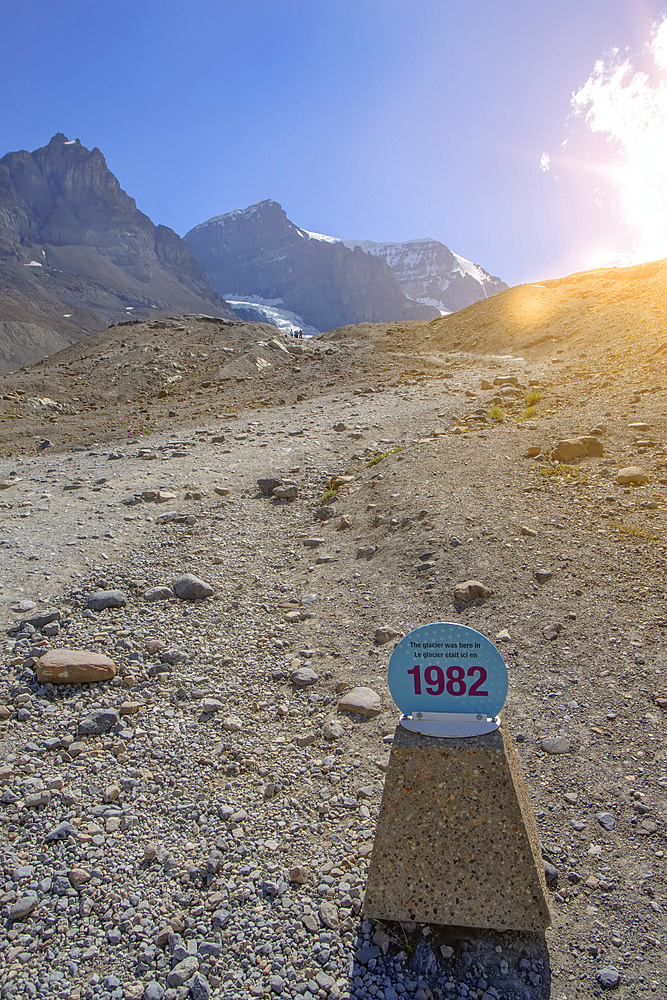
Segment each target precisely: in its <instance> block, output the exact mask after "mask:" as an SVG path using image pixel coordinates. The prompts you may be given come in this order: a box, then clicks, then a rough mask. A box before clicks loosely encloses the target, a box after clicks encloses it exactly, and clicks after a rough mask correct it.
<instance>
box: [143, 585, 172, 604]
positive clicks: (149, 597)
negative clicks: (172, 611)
mask: <svg viewBox="0 0 667 1000" xmlns="http://www.w3.org/2000/svg"><path fill="white" fill-rule="evenodd" d="M173 596H174V592H173V590H172V589H171V587H150V588H149V589H148V590H147V591H146V593H145V594H144V600H145V601H151V602H152V601H170V600H171V599H172V597H173Z"/></svg>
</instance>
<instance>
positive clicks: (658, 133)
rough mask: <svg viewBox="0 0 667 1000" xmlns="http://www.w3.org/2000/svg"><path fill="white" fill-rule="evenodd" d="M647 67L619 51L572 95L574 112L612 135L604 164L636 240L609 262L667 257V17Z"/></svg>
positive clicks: (656, 34)
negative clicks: (607, 158) (637, 63)
mask: <svg viewBox="0 0 667 1000" xmlns="http://www.w3.org/2000/svg"><path fill="white" fill-rule="evenodd" d="M643 64H644V65H643V68H641V69H637V68H636V61H635V62H633V61H632V60H630V59H625V60H621V59H620V58H619V55H618V52H614V53H612V55H611V56H610V58H609V59H608V60H607V61H604V60H600V61H598V62H597V63H596V64H595V67H594V69H593V72H592V73H591V75H590V76H589V78H588V80H587V81H586V83H585V84H584V86H583V87H581V88H580V89H579V90H578V91H577V92H576V93H575V94H574V95H573V97H572V107H573V109H574V112H575V115H577V116H578V117H580V118H581V119H583V121H584V122H585V125H586V127H587V128H588V129H589V130H590V132H591V133H595V134H599V135H602V136H604V137H605V138H606V139H607V140H608V141H609V146H608V148H609V160H608V162H607V163H605V164H601V168H602V170H603V171H604V173H605V175H606V177H607V178H608V179H609V180H610V181H611V183H612V184H613V186H614V188H615V190H616V192H617V194H618V198H619V207H620V212H621V214H622V218H623V219H624V221H625V222H626V224H627V225H628V227H629V228H630V231H631V233H632V245H631V246H629V247H625V248H622V249H620V250H618V251H613V250H610V251H609V253H610V254H611V255H612V256H615V257H616V259H610V260H608V261H606V263H609V264H631V263H639V262H641V261H645V260H651V259H657V258H661V257H667V17H665V18H664V19H663V20H662V22H661V23H660V24H659V25H657V26H656V27H655V29H654V32H653V35H652V38H651V40H650V42H649V44H648V46H647V49H646V52H645V53H643Z"/></svg>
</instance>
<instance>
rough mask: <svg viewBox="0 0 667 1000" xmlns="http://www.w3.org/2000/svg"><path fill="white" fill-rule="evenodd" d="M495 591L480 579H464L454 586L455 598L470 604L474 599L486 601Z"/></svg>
mask: <svg viewBox="0 0 667 1000" xmlns="http://www.w3.org/2000/svg"><path fill="white" fill-rule="evenodd" d="M492 593H493V591H492V590H489V588H488V587H486V586H485V585H484V584H483V583H480V582H479V580H464V581H463V583H457V584H456V586H455V587H454V599H455V600H457V601H463V602H464V604H470V603H471V602H472V601H485V600H486V599H487V597H491V594H492Z"/></svg>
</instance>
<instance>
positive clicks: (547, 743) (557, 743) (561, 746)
mask: <svg viewBox="0 0 667 1000" xmlns="http://www.w3.org/2000/svg"><path fill="white" fill-rule="evenodd" d="M540 746H541V747H542V749H543V750H544V752H545V753H569V752H570V750H571V749H572V744H571V743H570V741H569V740H568V739H566V738H565V737H564V736H547V738H546V739H544V740H542V742H541V743H540Z"/></svg>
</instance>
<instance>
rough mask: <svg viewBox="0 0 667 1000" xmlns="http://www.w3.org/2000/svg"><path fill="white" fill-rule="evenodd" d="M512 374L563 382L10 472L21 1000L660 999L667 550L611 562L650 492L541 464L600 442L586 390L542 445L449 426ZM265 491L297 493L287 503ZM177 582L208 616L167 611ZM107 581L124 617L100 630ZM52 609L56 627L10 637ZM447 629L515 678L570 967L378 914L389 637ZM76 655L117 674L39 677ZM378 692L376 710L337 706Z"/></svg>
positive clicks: (8, 810) (38, 461) (518, 720)
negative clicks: (368, 898) (321, 514)
mask: <svg viewBox="0 0 667 1000" xmlns="http://www.w3.org/2000/svg"><path fill="white" fill-rule="evenodd" d="M499 371H502V372H503V373H508V372H511V373H512V374H515V375H519V376H520V377H521V379H522V380H523V381H524V382H525V381H526V380H527V378H528V377H529V376H530V377H535V376H536V377H538V378H540V377H543V372H542V371H541V370H538V369H534V370H531V371H530V372H529V371H527V370H526V369H525V366H523V365H521V364H519V363H518V362H516V363H514V364H510V363H507V362H506V363H504V364H503V367H502V368H501V363H500V362H494V363H487V364H481V363H480V364H479V365H478V366H477V368H476V369H474V370H473V369H472V368H471V367H466V366H463V365H460V366H459V367H455V368H454V370H453V371H450V372H448V373H447V374H448V377H447V378H445V377H442V378H439V379H430V380H423V379H408V380H405V381H404V382H402V383H401V384H399V385H397V386H395V387H393V388H387V389H386V390H385V391H382V392H373V391H370V390H367V391H365V392H361V391H360V392H359V393H358V394H353V393H351V392H344V393H339V394H338V395H335V394H333V393H332V394H331V395H329V396H320V397H319V398H318V399H317V400H309V401H304V402H303V403H301V404H300V405H298V406H296V405H295V406H289V405H287V406H284V407H276V408H268V407H267V408H265V409H263V410H262V411H261V413H257V414H253V413H250V414H249V415H248V414H242V415H241V416H240V417H239V418H238V419H231V418H227V419H224V420H219V421H217V422H216V423H215V424H214V425H211V426H209V427H203V426H202V427H201V428H200V429H195V428H188V431H187V433H184V434H183V436H182V437H178V438H176V437H175V436H172V437H168V436H166V435H157V434H156V435H152V436H151V437H150V438H149V439H147V440H146V441H145V442H144V443H143V445H141V446H139V445H137V444H133V445H131V446H127V445H118V446H117V447H113V446H107V445H105V446H104V448H95V447H93V448H92V449H90V450H87V451H86V452H77V453H74V454H71V455H67V454H57V455H55V454H54V455H50V454H49V452H48V450H47V451H45V452H44V453H42V454H40V455H37V456H33V457H26V458H24V459H18V460H17V459H2V460H1V464H0V479H2V480H3V481H4V482H11V483H12V485H10V486H8V487H7V489H6V490H3V492H2V494H0V502H2V503H4V504H7V506H6V507H4V508H3V509H2V514H3V532H4V534H3V537H2V539H0V544H1V545H2V549H1V550H0V551H2V552H6V554H7V556H8V558H7V559H6V560H3V563H2V574H1V576H2V583H3V591H2V594H3V601H4V608H5V616H6V619H7V620H6V624H7V625H8V627H10V628H11V631H10V632H8V634H7V636H6V639H5V642H4V662H5V668H4V671H3V674H2V679H1V680H0V706H2V705H4V706H5V708H4V709H0V714H1V715H2V716H4V721H3V722H2V723H1V724H2V727H3V730H4V732H3V735H2V737H1V739H2V742H1V746H2V766H1V767H0V782H1V784H0V821H1V823H2V826H1V831H2V833H1V836H2V844H3V853H2V857H1V860H2V865H3V873H4V875H3V879H4V883H3V890H2V896H1V898H0V907H2V915H3V921H4V925H3V928H2V931H1V933H0V968H3V970H4V971H3V979H2V986H1V988H0V996H2V997H15V996H16V997H19V996H30V997H35V996H39V997H48V998H50V997H59V998H68V1000H70V998H72V1000H74V998H93V997H95V998H104V1000H106V998H108V997H112V998H114V1000H123V998H125V1000H132V998H137V1000H138V998H145V1000H160V998H161V997H163V996H164V997H167V998H168V1000H176V998H179V1000H181V998H182V1000H185V998H187V997H193V998H194V1000H199V998H205V997H208V996H212V997H222V998H225V1000H227V998H229V1000H232V998H238V1000H241V998H244V1000H245V998H246V997H279V998H283V997H284V998H286V1000H297V998H304V1000H312V998H315V997H319V998H322V1000H325V998H327V997H331V998H334V1000H336V998H340V1000H343V998H350V997H355V998H356V997H359V998H366V997H375V998H377V1000H395V998H396V997H398V996H406V997H415V998H416V1000H442V998H444V997H473V998H476V1000H519V998H522V1000H523V998H529V1000H541V998H546V997H548V996H552V997H554V998H559V1000H575V998H583V997H591V996H597V995H598V994H602V993H605V992H606V990H607V989H610V990H612V989H616V990H617V994H616V995H620V996H623V997H648V996H660V995H664V992H665V990H666V989H667V966H666V964H665V958H664V913H663V908H662V902H661V900H662V898H663V895H664V875H663V873H662V872H661V866H662V862H663V847H664V833H663V826H662V822H663V819H662V808H663V805H662V803H663V801H664V788H665V787H667V759H666V758H665V755H664V749H663V739H664V719H665V716H664V712H663V711H662V710H661V708H660V707H659V706H658V705H657V704H656V703H655V701H654V698H655V693H656V691H660V690H663V689H661V688H660V685H661V683H662V681H663V677H662V661H661V657H660V640H661V636H662V632H661V629H662V628H663V626H664V622H665V620H667V607H665V598H664V596H663V593H664V587H663V577H664V560H663V559H662V557H661V556H660V553H659V552H658V551H657V550H656V547H655V545H652V544H651V543H650V542H649V541H648V540H647V539H645V538H642V537H637V536H632V545H633V547H632V548H623V547H622V546H620V545H619V543H617V542H616V541H614V544H610V539H609V525H608V524H607V523H606V522H605V521H604V520H600V518H601V517H602V513H605V511H604V509H603V508H604V504H603V502H602V500H601V499H600V500H599V501H598V500H597V499H596V500H595V503H594V504H593V503H592V497H593V494H594V493H595V489H597V484H598V480H597V479H595V476H598V475H599V476H600V477H601V478H600V484H599V485H600V489H604V490H606V491H607V492H608V493H610V492H616V493H618V498H617V500H616V501H615V502H616V503H617V504H618V505H620V506H622V505H623V504H628V505H630V508H631V509H632V511H633V512H634V511H635V510H636V509H639V508H640V503H648V502H651V500H650V498H649V493H647V492H646V491H644V492H642V493H641V495H638V494H636V493H635V494H632V495H631V494H629V493H627V492H625V493H624V492H623V491H622V490H620V489H619V490H614V488H613V487H612V485H611V484H609V483H607V482H606V481H605V477H604V475H603V473H604V469H605V466H604V464H603V461H604V460H596V463H595V464H594V466H593V465H591V470H594V471H591V472H590V475H591V476H592V477H593V478H592V480H591V482H592V483H593V486H592V487H591V489H590V490H589V489H588V484H586V483H584V484H581V482H580V481H579V480H577V483H578V484H579V485H576V486H575V485H573V484H572V482H571V481H570V480H569V479H568V477H567V475H563V476H562V477H560V478H559V477H558V476H555V477H552V476H549V477H540V476H539V475H538V469H539V468H540V466H539V465H530V464H529V463H527V461H526V460H524V459H521V458H520V456H521V455H522V454H523V452H524V451H525V449H526V447H527V446H529V445H530V444H531V443H532V441H534V440H535V439H537V438H539V439H540V440H541V441H542V442H546V441H547V440H549V439H553V437H554V436H559V435H561V434H566V433H568V432H569V433H572V431H573V430H576V429H579V428H573V417H572V410H571V403H570V402H569V401H567V400H565V401H564V402H560V403H559V405H557V406H555V409H554V415H553V417H552V418H551V421H550V423H548V424H547V423H546V421H545V424H544V425H542V424H539V423H533V422H530V421H528V422H524V423H516V422H515V423H507V424H505V425H498V426H488V427H485V428H484V429H483V430H481V431H478V432H470V433H460V434H459V433H453V432H452V428H453V427H454V426H455V424H456V421H455V420H454V418H455V417H459V418H460V421H461V422H462V417H463V415H464V414H465V413H466V412H467V410H468V409H469V407H470V406H471V405H474V403H471V399H472V397H470V396H466V395H465V394H466V392H468V393H471V392H473V391H476V392H479V384H480V379H481V378H493V376H494V375H496V374H498V372H499ZM590 406H591V409H590V413H588V412H586V413H584V414H583V416H582V415H581V414H580V415H579V416H578V417H577V419H578V420H580V421H581V420H589V419H590V421H593V417H594V415H595V412H596V406H597V404H596V403H595V402H594V401H591V403H590ZM568 407H570V409H568ZM341 424H343V425H344V427H342V429H340V430H334V429H333V428H334V427H336V426H338V427H340V425H341ZM619 434H620V431H619ZM223 438H224V440H223ZM619 441H620V437H619ZM144 447H145V449H146V450H145V451H143V452H142V449H143V448H144ZM618 447H619V448H620V447H621V445H620V444H619V446H618ZM399 449H400V450H399ZM110 455H114V456H118V455H120V457H113V458H111V457H109V456H110ZM380 455H384V456H385V457H383V458H380V459H379V461H377V462H371V459H372V458H373V457H374V456H375V457H378V456H380ZM355 456H356V457H355ZM369 462H370V464H369ZM346 473H348V474H350V475H351V477H352V479H351V481H350V482H349V483H347V484H344V485H343V486H341V488H340V489H339V490H338V491H337V492H336V493H335V495H332V496H331V498H330V500H329V503H330V504H331V505H332V506H333V508H334V511H335V513H334V514H333V516H330V517H329V518H328V519H325V520H324V521H322V520H316V519H315V513H314V512H315V511H317V510H318V509H319V507H320V503H321V498H322V496H323V494H324V493H325V491H326V490H327V487H328V484H329V482H330V480H331V477H332V476H334V475H338V474H346ZM261 476H279V477H281V478H282V479H283V480H285V481H287V482H289V481H290V480H292V481H294V482H295V483H296V485H297V486H298V491H299V498H298V499H297V500H296V501H293V502H290V501H283V502H276V501H273V500H271V499H268V498H266V497H263V496H262V495H261V494H260V493H259V491H258V489H257V479H258V478H259V477H261ZM69 487H74V488H71V489H70V488H69ZM593 487H594V488H593ZM216 489H217V490H218V491H222V492H218V493H216V492H215V491H216ZM227 490H228V491H229V492H228V493H227V492H225V491H227ZM584 492H585V495H584ZM161 493H162V494H166V496H160V495H159V494H161ZM170 494H171V496H170ZM650 496H651V497H652V496H653V492H651V494H650ZM186 497H187V498H186ZM500 497H502V499H500ZM596 497H597V494H596ZM656 503H658V502H657V501H656ZM661 503H662V501H660V504H661ZM658 509H659V510H661V507H660V508H658ZM653 510H654V508H650V507H649V508H647V509H644V510H643V513H641V516H642V517H645V518H646V519H647V523H651V522H650V517H651V514H652V512H653ZM599 511H602V513H599ZM344 519H346V520H347V521H348V522H349V527H347V528H346V527H345V526H344V525H342V524H341V522H342V521H343V520H344ZM596 519H597V520H596ZM642 523H643V522H642ZM600 524H603V525H604V527H603V528H600V527H599V525H600ZM522 526H523V527H524V528H527V529H528V531H527V532H526V533H523V532H522V530H521V529H522ZM338 529H340V530H338ZM531 532H532V534H531ZM599 532H602V533H599ZM614 537H615V536H614ZM425 556H428V557H429V558H428V559H426V561H427V562H429V563H430V566H429V568H428V569H427V571H426V572H424V571H423V570H422V569H419V565H420V563H423V562H424V557H425ZM639 564H641V574H642V575H641V580H640V581H638V576H637V570H638V565H639ZM540 570H541V571H542V572H543V573H544V574H546V577H545V583H544V584H542V583H540V582H538V580H537V578H536V576H535V573H536V571H540ZM183 573H192V574H195V575H196V576H197V577H200V578H201V579H203V580H205V581H206V582H208V583H210V584H211V585H212V587H213V588H214V596H213V597H211V598H208V599H206V600H202V601H198V602H189V601H184V600H179V599H178V598H176V597H174V596H170V597H168V599H167V600H164V601H151V600H147V599H146V598H145V597H144V595H145V594H146V591H147V590H149V589H150V588H152V587H157V586H167V587H171V586H172V585H173V582H174V580H175V579H176V578H177V577H179V576H180V575H181V574H183ZM471 576H474V577H477V578H479V579H481V580H484V581H485V582H487V583H488V584H489V586H491V587H492V589H493V591H494V596H493V598H492V599H491V600H489V601H488V602H484V603H479V604H477V605H474V606H471V607H469V608H467V609H465V610H461V609H460V608H457V607H456V606H455V605H454V604H453V602H452V598H451V589H452V586H453V584H454V583H456V582H458V581H459V580H460V579H467V578H470V577H471ZM638 586H640V587H642V588H646V591H647V592H650V593H651V594H653V595H654V596H653V597H652V600H651V602H650V604H646V603H638V600H637V598H636V596H634V597H633V588H634V587H638ZM659 587H660V588H662V589H660V590H659ZM99 590H104V591H109V590H118V591H120V592H121V593H122V594H123V595H124V599H125V600H126V603H125V604H124V605H122V606H120V607H116V608H109V609H106V610H102V611H93V610H90V609H89V608H87V607H86V603H87V601H88V600H89V598H90V595H91V593H93V592H96V591H99ZM642 593H643V591H642ZM20 601H24V602H26V603H25V604H24V605H23V607H24V608H25V609H26V610H25V611H20V610H19V604H18V602H20ZM32 602H35V607H33V608H31V609H29V608H28V604H30V603H32ZM118 603H120V602H118ZM50 607H54V608H56V609H57V610H58V612H59V615H58V616H57V617H56V618H55V620H54V621H51V622H47V623H46V624H41V625H40V624H39V623H36V624H35V625H30V624H24V625H23V626H19V627H18V628H17V627H16V626H15V625H14V626H10V619H11V620H12V621H13V622H15V623H16V622H17V621H18V620H19V619H24V620H25V619H30V618H31V616H34V615H35V614H37V613H38V612H43V611H44V610H45V609H47V608H50ZM12 609H13V610H12ZM433 620H462V621H465V623H466V624H469V625H473V626H474V627H477V628H479V629H480V630H481V631H483V632H484V633H485V634H487V635H488V636H489V637H490V638H491V639H493V640H495V641H497V642H498V644H499V645H500V646H501V648H502V651H503V653H504V655H505V658H506V661H507V663H508V666H509V669H510V696H509V699H508V706H507V724H508V726H509V731H510V733H511V734H512V735H513V737H514V738H515V740H516V742H517V747H518V749H519V753H520V756H521V760H522V764H523V767H524V772H525V774H526V780H527V784H528V788H529V791H530V794H531V796H532V799H533V802H534V806H535V811H536V814H537V817H538V825H539V828H540V834H541V837H542V846H543V853H544V856H545V869H546V872H547V877H548V879H549V881H550V885H551V889H552V902H553V911H554V926H553V929H552V930H551V931H550V932H549V933H548V935H547V943H548V951H547V948H546V947H545V944H544V942H541V941H540V940H537V939H530V938H528V937H525V936H523V937H521V936H519V935H512V934H504V935H485V936H483V937H475V936H473V935H471V934H470V933H469V932H468V933H466V932H461V933H457V932H456V931H455V929H450V930H449V931H444V930H443V929H441V928H428V927H412V926H406V925H404V926H403V927H402V928H400V927H393V926H390V927H382V926H380V925H374V924H372V923H371V922H370V921H367V920H364V919H363V917H362V915H361V906H362V899H363V891H364V885H365V879H366V866H367V863H368V857H369V854H370V851H371V846H372V841H373V834H374V823H375V816H376V813H377V808H378V806H379V801H380V796H381V791H382V782H383V772H384V769H385V768H386V764H387V760H388V755H389V750H390V740H391V734H392V732H393V727H394V724H395V721H396V711H395V709H394V708H393V707H392V705H391V702H390V698H389V694H388V690H387V687H386V682H385V678H386V664H387V661H388V658H389V654H390V652H391V645H389V646H378V645H377V644H375V643H374V642H373V635H374V632H375V629H376V628H377V626H378V625H381V624H389V625H391V626H393V627H395V628H396V629H398V630H400V631H408V630H409V629H410V628H413V627H416V626H417V625H419V624H423V623H424V622H426V621H433ZM549 629H550V630H551V631H548V630H549ZM503 630H507V632H506V636H502V632H503ZM50 647H56V648H61V647H72V648H84V649H88V650H91V651H97V652H100V653H105V654H107V655H108V656H110V657H112V658H113V660H114V662H115V663H116V664H117V666H118V668H119V669H118V674H117V676H116V677H115V678H114V679H113V680H112V681H111V682H109V683H106V684H97V685H92V686H91V685H89V686H71V685H59V686H54V685H50V684H42V685H40V684H39V682H37V681H36V680H35V676H34V661H35V659H36V658H37V657H38V656H39V654H40V653H41V652H42V651H45V650H46V649H48V648H50ZM361 683H363V684H364V685H368V686H370V687H372V688H373V689H374V690H376V691H377V692H378V693H379V694H380V696H381V699H382V710H381V712H380V713H379V714H373V715H370V716H367V717H362V716H360V715H353V714H349V713H345V712H340V711H338V710H337V703H338V699H339V696H340V693H341V691H343V690H349V689H350V688H351V687H353V686H354V685H357V684H361ZM614 685H615V686H614ZM115 713H117V715H116V714H115ZM83 720H89V721H88V722H87V723H86V724H85V725H84V726H83V730H85V729H86V728H87V729H88V730H90V729H92V730H93V731H96V732H98V734H99V735H84V734H83V730H82V727H81V723H82V721H83ZM555 738H560V739H561V740H562V741H563V742H562V743H560V744H558V743H557V744H556V745H557V746H558V747H559V748H560V749H561V750H562V749H563V747H564V746H566V752H564V753H554V752H553V747H554V744H553V743H552V744H549V742H548V741H549V739H552V740H553V739H555Z"/></svg>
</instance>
